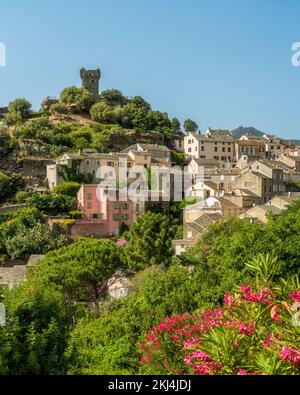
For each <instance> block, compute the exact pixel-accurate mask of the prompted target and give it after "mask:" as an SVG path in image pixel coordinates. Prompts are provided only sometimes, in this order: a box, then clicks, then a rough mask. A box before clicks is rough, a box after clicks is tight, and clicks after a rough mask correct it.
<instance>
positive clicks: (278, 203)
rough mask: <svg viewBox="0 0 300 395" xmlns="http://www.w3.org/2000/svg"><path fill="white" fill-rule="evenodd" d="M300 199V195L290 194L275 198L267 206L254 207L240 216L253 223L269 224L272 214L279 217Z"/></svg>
mask: <svg viewBox="0 0 300 395" xmlns="http://www.w3.org/2000/svg"><path fill="white" fill-rule="evenodd" d="M299 198H300V193H288V194H287V195H282V196H275V197H274V198H272V199H271V200H269V201H268V202H267V203H266V204H262V205H258V206H254V207H252V208H251V209H250V210H248V211H246V212H245V213H243V214H241V215H240V218H241V219H249V220H250V221H251V222H257V221H259V222H262V223H267V222H268V216H269V215H270V214H272V215H274V216H276V215H279V214H280V213H281V212H282V210H285V209H286V207H287V206H288V205H290V204H292V203H293V202H294V201H296V200H297V199H299Z"/></svg>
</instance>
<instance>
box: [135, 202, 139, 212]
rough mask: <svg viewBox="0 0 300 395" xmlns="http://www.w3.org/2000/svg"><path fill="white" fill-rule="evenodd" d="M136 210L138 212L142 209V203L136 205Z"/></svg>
mask: <svg viewBox="0 0 300 395" xmlns="http://www.w3.org/2000/svg"><path fill="white" fill-rule="evenodd" d="M135 211H136V212H137V213H138V212H139V211H140V205H139V204H138V203H137V204H136V206H135Z"/></svg>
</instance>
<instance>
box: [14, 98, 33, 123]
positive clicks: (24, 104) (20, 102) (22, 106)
mask: <svg viewBox="0 0 300 395" xmlns="http://www.w3.org/2000/svg"><path fill="white" fill-rule="evenodd" d="M31 107H32V105H31V103H30V102H29V101H28V100H26V99H24V98H21V99H16V100H14V101H11V102H10V103H9V104H8V113H9V114H10V115H13V114H19V116H21V119H25V118H26V117H28V115H29V114H30V109H31Z"/></svg>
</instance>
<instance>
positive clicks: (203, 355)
mask: <svg viewBox="0 0 300 395" xmlns="http://www.w3.org/2000/svg"><path fill="white" fill-rule="evenodd" d="M193 358H195V359H198V360H199V361H211V360H212V358H211V356H210V355H208V354H206V353H205V352H204V351H194V352H193Z"/></svg>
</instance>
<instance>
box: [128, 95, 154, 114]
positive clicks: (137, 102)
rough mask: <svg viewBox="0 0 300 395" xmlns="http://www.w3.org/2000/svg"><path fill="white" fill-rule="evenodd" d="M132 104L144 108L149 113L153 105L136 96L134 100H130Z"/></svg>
mask: <svg viewBox="0 0 300 395" xmlns="http://www.w3.org/2000/svg"><path fill="white" fill-rule="evenodd" d="M130 104H133V105H134V106H136V107H143V108H145V110H147V111H150V110H151V105H150V104H149V103H148V102H147V101H146V100H145V99H143V98H142V97H141V96H134V97H133V98H132V99H130Z"/></svg>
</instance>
